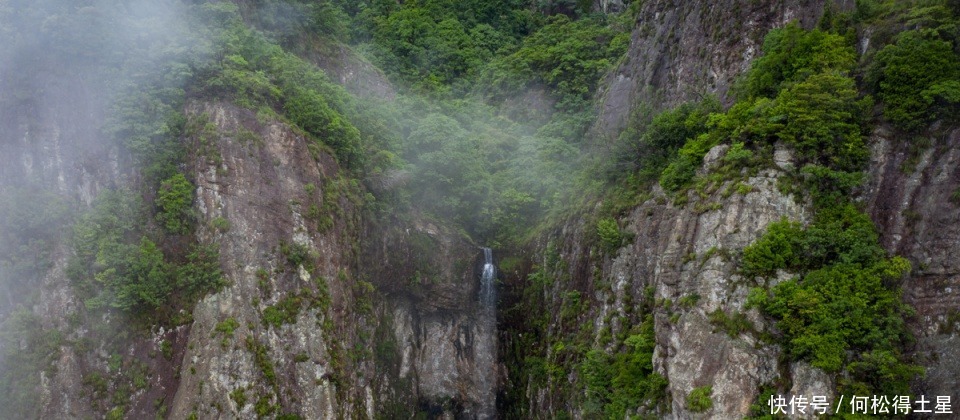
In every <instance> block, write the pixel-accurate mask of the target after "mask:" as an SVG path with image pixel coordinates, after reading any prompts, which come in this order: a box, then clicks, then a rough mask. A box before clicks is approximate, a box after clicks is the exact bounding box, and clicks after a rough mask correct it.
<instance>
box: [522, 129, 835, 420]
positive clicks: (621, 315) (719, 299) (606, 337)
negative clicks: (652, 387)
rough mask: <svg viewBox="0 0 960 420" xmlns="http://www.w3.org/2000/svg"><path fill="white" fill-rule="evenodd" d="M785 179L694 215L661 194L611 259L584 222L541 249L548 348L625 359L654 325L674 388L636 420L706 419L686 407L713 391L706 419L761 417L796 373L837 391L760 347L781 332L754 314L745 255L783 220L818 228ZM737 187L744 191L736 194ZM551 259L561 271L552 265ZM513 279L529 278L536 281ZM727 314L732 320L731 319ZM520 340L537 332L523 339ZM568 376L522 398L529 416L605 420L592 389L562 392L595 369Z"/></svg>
mask: <svg viewBox="0 0 960 420" xmlns="http://www.w3.org/2000/svg"><path fill="white" fill-rule="evenodd" d="M725 152H726V147H724V146H718V147H717V148H715V149H714V150H713V151H711V153H710V154H709V155H708V157H707V158H706V161H705V163H704V165H705V168H704V169H703V170H708V168H710V167H711V166H715V165H716V163H717V160H718V159H719V158H720V157H722V156H723V154H724V153H725ZM778 155H780V156H781V161H780V163H781V164H783V165H791V164H792V162H791V160H790V158H789V153H788V152H786V151H782V152H781V153H778ZM781 176H782V173H781V172H780V171H778V170H774V169H769V170H764V171H761V172H760V173H757V174H756V175H753V176H750V177H748V178H746V179H745V180H744V181H742V182H740V183H739V184H738V183H737V182H736V181H728V182H726V183H725V184H723V185H722V186H720V187H719V188H717V189H716V190H715V191H713V192H711V193H709V194H706V195H698V194H697V193H695V192H694V191H690V192H688V193H687V196H688V197H687V198H688V199H689V201H687V202H686V203H685V204H684V205H676V204H674V203H673V199H672V198H671V197H669V196H667V195H666V194H664V193H663V192H662V191H655V192H654V193H653V195H652V196H651V197H650V198H649V199H647V200H646V201H645V202H644V203H643V204H641V205H640V206H638V207H637V208H635V209H633V210H631V211H630V213H629V215H628V216H626V217H625V218H624V219H623V220H622V221H621V224H622V225H623V226H624V227H623V231H624V235H625V237H627V238H632V239H631V240H629V242H628V243H627V245H626V246H625V247H623V248H620V249H619V250H617V251H616V252H615V253H614V254H607V253H605V252H603V251H602V250H601V247H599V246H598V244H597V241H596V239H595V236H594V235H595V233H594V229H595V226H594V225H592V224H590V223H583V222H581V221H576V222H571V223H569V224H567V225H565V226H564V227H563V228H562V229H560V230H558V231H556V232H555V233H552V234H550V235H547V236H545V237H544V238H543V239H541V240H538V241H537V243H536V244H535V245H534V246H535V248H534V249H537V250H538V251H536V252H537V254H536V255H535V256H534V257H533V261H535V264H536V265H538V266H541V267H545V268H546V270H547V272H548V274H549V276H550V277H551V278H553V279H554V280H553V281H552V282H548V283H547V284H548V286H547V287H546V288H545V290H544V291H543V293H544V294H545V295H544V296H545V297H546V301H545V303H546V304H547V305H548V307H550V308H552V309H551V310H550V311H548V312H547V314H548V315H547V316H546V322H547V331H545V332H543V333H544V335H541V336H540V337H539V340H541V341H542V342H543V343H546V344H548V345H549V344H550V343H555V342H558V341H559V342H564V341H566V342H567V344H566V345H567V346H571V345H576V344H575V343H577V342H578V341H581V340H584V339H585V340H586V341H585V343H586V344H587V346H589V347H596V348H600V349H604V348H606V349H612V350H617V349H618V348H619V347H620V344H619V343H622V342H623V341H624V337H626V336H627V335H629V334H634V333H635V332H636V331H635V330H634V326H636V325H638V324H640V323H642V322H644V319H645V318H647V317H652V323H653V329H654V336H653V339H654V340H655V348H654V351H653V355H652V359H653V370H654V372H655V373H657V374H659V375H661V376H662V377H663V378H665V379H666V384H668V385H666V384H665V385H666V389H664V390H663V392H664V394H663V396H660V397H658V398H657V399H660V402H657V401H656V400H650V401H636V402H637V403H641V402H642V403H643V404H642V405H640V404H638V405H637V406H627V407H626V412H627V413H628V414H629V413H631V412H634V410H635V409H636V408H637V407H639V408H640V412H639V414H647V415H655V416H657V417H669V418H688V417H690V416H696V415H697V414H695V413H692V412H691V411H690V410H689V408H688V407H687V405H686V400H687V396H688V395H689V394H690V393H691V392H692V391H693V390H694V389H695V388H698V387H704V386H712V401H713V406H712V408H711V409H710V410H706V411H705V412H703V413H702V414H699V415H701V416H704V417H705V418H707V417H709V418H741V417H744V416H747V415H749V414H750V413H751V411H750V409H751V404H753V403H755V400H756V398H757V395H758V394H759V393H760V392H761V387H762V386H765V385H769V384H773V383H777V382H782V381H783V380H787V381H789V380H790V375H791V373H785V372H794V373H792V375H796V376H799V375H812V377H813V378H815V379H813V380H811V381H809V383H807V384H799V381H796V379H797V378H794V379H795V383H798V386H800V387H804V388H800V389H797V391H798V392H801V393H802V392H805V393H807V394H811V393H814V392H815V391H817V392H823V391H826V390H829V389H830V386H831V385H830V382H829V379H828V378H827V377H826V376H825V375H823V374H822V373H819V374H818V373H817V371H816V370H815V369H814V370H811V369H810V368H809V366H807V365H804V364H797V365H794V366H792V367H786V368H787V369H788V370H786V371H784V370H783V368H784V367H783V366H780V365H779V362H778V360H780V359H781V349H780V348H779V346H777V345H773V344H770V343H767V342H764V341H763V340H762V339H761V338H760V336H761V334H762V332H764V331H767V330H769V329H770V328H772V326H771V325H769V324H768V323H767V322H766V321H765V320H763V319H762V318H761V317H760V316H759V315H758V314H757V313H756V310H748V309H746V308H745V307H744V305H745V303H746V298H747V292H748V291H749V289H750V287H751V283H750V282H748V281H747V280H746V279H743V278H741V276H740V275H739V272H738V270H737V264H736V261H735V260H736V256H737V254H738V253H739V251H740V250H741V249H743V248H744V247H746V246H747V245H749V244H750V243H752V242H753V241H755V240H756V239H757V238H758V237H759V236H760V235H761V234H762V233H763V232H764V230H765V229H766V228H767V226H768V225H769V224H770V223H772V222H775V221H778V220H780V219H781V218H789V219H791V220H796V221H799V222H805V221H807V220H808V218H809V210H808V209H806V207H805V206H804V205H803V204H800V203H798V202H797V201H796V200H795V198H794V197H792V196H789V195H784V194H783V193H781V192H779V190H778V187H777V184H778V182H779V181H778V179H779V178H780V177H781ZM744 186H745V187H744ZM738 187H739V191H740V192H739V193H733V192H732V190H733V189H737V188H738ZM551 253H554V254H553V255H549V254H551ZM551 259H553V260H555V261H554V262H553V263H551V262H550V260H551ZM514 274H515V275H518V276H519V277H520V278H523V277H526V276H528V275H529V272H527V271H524V270H519V271H517V272H515V273H514ZM515 281H516V280H515ZM523 287H530V286H529V285H525V286H523ZM570 291H576V292H577V294H578V298H579V303H578V306H577V308H579V312H576V311H578V310H577V309H574V311H575V312H572V313H568V309H567V308H568V307H569V305H570V298H569V293H570ZM523 304H527V303H523ZM718 311H719V312H718ZM720 313H723V314H725V315H723V318H721V317H720V315H718V314H720ZM570 317H572V318H570ZM726 317H730V318H733V317H745V318H743V319H744V320H745V322H744V327H743V328H742V330H735V331H732V332H731V330H729V329H727V328H726V326H725V324H724V322H723V321H721V319H726ZM581 325H582V327H581ZM578 328H579V331H577V329H578ZM571 330H572V334H571ZM516 333H518V334H524V333H528V332H526V331H523V330H522V329H521V330H520V331H517V332H516ZM582 334H587V336H586V337H583V336H582ZM571 340H572V341H573V343H571V342H570V341H571ZM581 342H582V341H581ZM544 350H545V353H546V354H544V355H542V357H545V358H546V359H547V360H548V363H553V364H558V365H561V366H563V365H564V363H565V361H564V356H563V354H562V351H560V350H558V349H557V348H556V347H555V346H554V347H553V348H550V347H547V348H546V349H544ZM562 369H567V370H566V371H564V375H561V376H556V377H553V379H552V380H549V381H548V382H547V384H537V383H536V382H532V383H531V384H528V385H527V388H526V389H525V390H521V391H520V392H524V393H526V395H527V397H528V398H529V401H530V402H529V404H530V406H529V407H527V410H526V411H524V412H526V413H529V414H533V413H551V415H560V413H565V412H568V413H572V414H574V416H575V417H590V416H592V415H595V414H596V413H593V414H591V411H589V410H591V409H590V408H588V407H590V404H596V402H595V401H590V394H589V391H588V393H587V394H583V391H582V390H580V389H577V388H573V389H571V388H566V387H565V384H564V383H567V382H571V383H573V382H578V381H577V380H575V378H578V377H580V378H582V377H583V375H588V373H587V371H586V370H584V369H582V368H579V369H578V368H576V367H574V368H570V367H563V368H562ZM808 372H809V373H808ZM527 373H529V372H528V371H527ZM782 376H786V377H785V378H782ZM526 379H528V378H524V381H522V382H525V380H526ZM514 385H515V386H516V385H518V384H517V383H515V384H514ZM588 386H589V385H588ZM664 403H665V404H664ZM661 404H664V405H661Z"/></svg>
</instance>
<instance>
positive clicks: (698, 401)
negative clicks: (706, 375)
mask: <svg viewBox="0 0 960 420" xmlns="http://www.w3.org/2000/svg"><path fill="white" fill-rule="evenodd" d="M711 395H713V387H712V386H701V387H698V388H694V389H693V391H690V395H687V409H688V410H690V411H693V412H694V413H702V412H704V411H707V410H709V409H711V408H713V399H711V398H710V396H711Z"/></svg>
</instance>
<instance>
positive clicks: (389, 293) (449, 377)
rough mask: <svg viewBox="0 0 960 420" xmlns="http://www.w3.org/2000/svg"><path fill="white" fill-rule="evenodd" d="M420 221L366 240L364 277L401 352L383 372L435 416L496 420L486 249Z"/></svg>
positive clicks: (390, 225)
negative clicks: (484, 281) (379, 296)
mask: <svg viewBox="0 0 960 420" xmlns="http://www.w3.org/2000/svg"><path fill="white" fill-rule="evenodd" d="M416 219H419V218H415V220H413V221H407V222H404V221H402V220H401V219H400V218H397V217H390V218H388V219H387V220H382V221H379V222H375V223H372V224H371V225H369V226H368V230H367V232H366V233H365V234H364V235H363V238H364V239H363V242H364V247H363V248H364V256H363V258H362V260H363V261H366V263H365V264H364V267H365V269H364V275H365V277H368V278H370V279H371V282H373V283H374V284H375V285H376V286H377V289H378V290H380V291H381V292H383V293H384V294H385V296H386V299H384V301H383V306H384V311H385V312H386V313H387V314H388V315H389V318H390V319H391V321H392V336H391V337H389V339H392V340H395V343H396V344H395V347H396V349H397V351H398V353H397V354H396V356H397V358H396V359H394V360H392V363H390V364H388V366H383V368H385V369H383V372H384V373H386V374H389V375H390V376H391V377H392V378H393V379H392V382H394V383H397V384H403V385H402V386H405V387H408V388H409V389H410V390H415V397H414V401H415V402H416V404H417V405H418V406H420V407H421V408H422V409H423V410H424V411H427V412H429V413H432V414H431V415H433V416H443V417H444V418H451V417H456V418H493V417H494V416H495V414H496V413H495V411H494V410H495V408H496V407H495V401H496V391H497V389H498V383H499V375H498V371H499V367H498V366H499V363H498V361H497V354H496V342H497V337H496V335H497V334H496V324H495V323H496V320H495V319H493V318H491V317H489V316H485V314H484V311H483V308H482V307H481V302H480V299H479V294H480V288H479V282H478V279H479V278H480V274H481V272H480V269H481V268H482V262H483V261H482V260H481V259H478V258H479V257H480V255H481V252H480V248H478V247H477V246H476V245H474V244H472V243H471V242H470V241H469V239H468V238H466V237H463V236H461V235H460V234H458V233H457V232H456V231H454V230H452V229H451V228H449V227H446V226H444V225H443V224H440V223H436V222H429V221H426V220H422V219H421V220H416Z"/></svg>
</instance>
